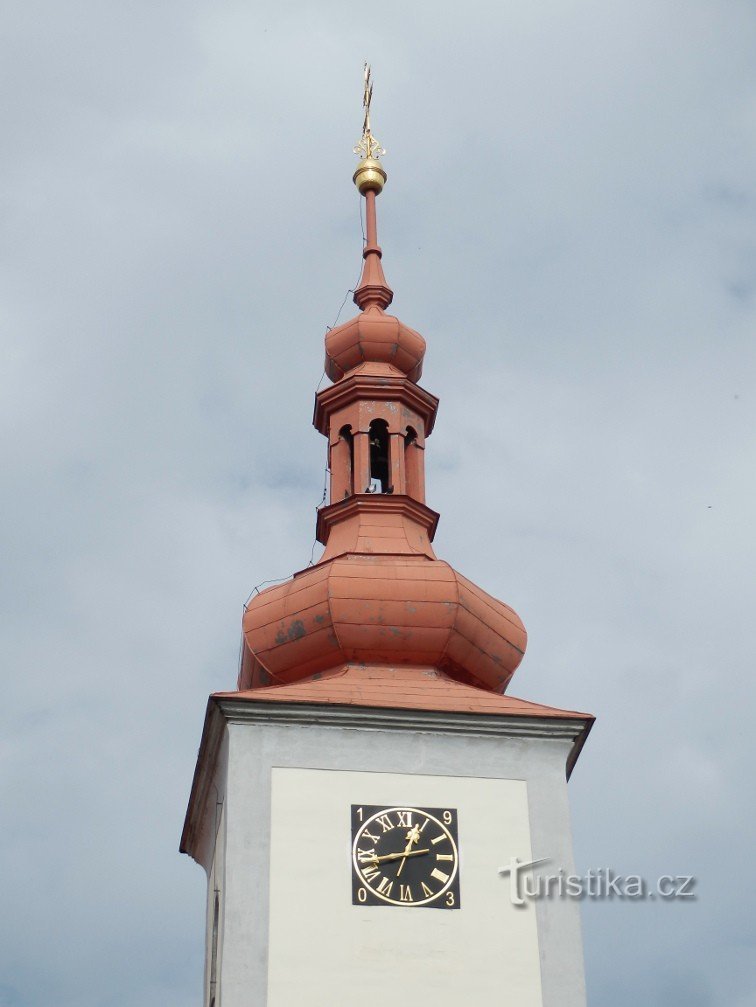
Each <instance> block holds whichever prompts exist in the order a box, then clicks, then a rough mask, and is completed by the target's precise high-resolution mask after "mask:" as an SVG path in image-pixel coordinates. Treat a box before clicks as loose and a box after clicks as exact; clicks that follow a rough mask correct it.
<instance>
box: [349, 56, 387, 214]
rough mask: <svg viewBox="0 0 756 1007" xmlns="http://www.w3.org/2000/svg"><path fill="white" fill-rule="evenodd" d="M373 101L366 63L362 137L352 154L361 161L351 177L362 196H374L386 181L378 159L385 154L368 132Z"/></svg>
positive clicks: (370, 76)
mask: <svg viewBox="0 0 756 1007" xmlns="http://www.w3.org/2000/svg"><path fill="white" fill-rule="evenodd" d="M372 100H373V80H372V75H371V71H370V64H369V63H366V64H365V68H364V88H363V92H362V107H363V108H364V110H365V117H364V119H363V121H362V137H361V139H360V141H359V143H358V144H357V145H356V146H355V148H354V152H355V154H357V155H358V157H361V158H362V160H361V161H360V163H359V164H358V165H357V170H356V171H355V173H354V175H353V181H354V184H355V185H356V186H357V188H358V189H359V190H360V192H361V193H362V195H363V196H364V195H365V193H366V192H370V191H372V192H375V193H376V195H377V194H378V193H379V192H380V191H381V190H382V189H383V185H384V183H385V181H386V172H385V171H384V169H383V165H382V164H381V163H380V161H379V158H380V157H381V156H382V155H383V154H385V153H386V151H385V150H384V149H383V147H382V146H381V145H380V142H379V141H378V140H377V139H376V138H375V137H374V136H373V134H372V132H371V130H370V103H371V101H372Z"/></svg>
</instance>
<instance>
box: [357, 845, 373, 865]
mask: <svg viewBox="0 0 756 1007" xmlns="http://www.w3.org/2000/svg"><path fill="white" fill-rule="evenodd" d="M375 855H376V853H375V850H361V849H359V848H358V849H357V859H358V860H359V861H360V863H361V864H368V863H370V861H371V860H373V859H374V858H375Z"/></svg>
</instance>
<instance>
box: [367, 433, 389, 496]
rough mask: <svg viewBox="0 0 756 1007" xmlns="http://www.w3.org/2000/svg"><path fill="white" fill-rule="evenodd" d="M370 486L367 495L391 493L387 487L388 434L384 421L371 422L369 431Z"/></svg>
mask: <svg viewBox="0 0 756 1007" xmlns="http://www.w3.org/2000/svg"><path fill="white" fill-rule="evenodd" d="M368 437H369V444H370V485H369V486H368V488H367V492H368V493H393V492H394V488H393V486H390V485H389V432H388V423H386V421H385V420H373V422H372V423H371V424H370V429H369V435H368Z"/></svg>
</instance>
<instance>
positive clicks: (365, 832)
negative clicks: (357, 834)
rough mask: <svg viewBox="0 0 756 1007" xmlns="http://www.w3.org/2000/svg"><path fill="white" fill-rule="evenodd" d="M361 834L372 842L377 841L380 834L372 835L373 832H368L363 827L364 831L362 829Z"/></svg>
mask: <svg viewBox="0 0 756 1007" xmlns="http://www.w3.org/2000/svg"><path fill="white" fill-rule="evenodd" d="M362 835H363V836H367V838H368V839H369V840H370V841H371V842H373V843H377V842H378V840H379V839H380V836H374V835H373V833H372V832H368V830H367V829H365V831H364V832H363V833H362Z"/></svg>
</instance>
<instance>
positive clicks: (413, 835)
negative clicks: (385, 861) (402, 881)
mask: <svg viewBox="0 0 756 1007" xmlns="http://www.w3.org/2000/svg"><path fill="white" fill-rule="evenodd" d="M406 838H407V845H406V846H405V847H404V860H406V859H407V857H408V856H409V855H410V850H411V849H412V847H413V846H414V844H415V843H418V842H420V827H419V826H418V825H414V826H413V827H412V828H411V829H410V830H409V832H408V833H407V837H406ZM404 860H402V862H401V864H399V870H398V871H397V872H396V876H397V877H399V875H400V874H401V873H402V871H403V870H404Z"/></svg>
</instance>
